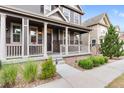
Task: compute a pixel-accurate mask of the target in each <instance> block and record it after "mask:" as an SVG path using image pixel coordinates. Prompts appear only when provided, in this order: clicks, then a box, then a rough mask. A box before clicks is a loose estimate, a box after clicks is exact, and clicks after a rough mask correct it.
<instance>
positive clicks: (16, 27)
mask: <svg viewBox="0 0 124 93" xmlns="http://www.w3.org/2000/svg"><path fill="white" fill-rule="evenodd" d="M11 28H12V31H11V32H12V33H11V35H12V39H11V42H12V43H21V32H22V28H21V24H16V23H12V24H11Z"/></svg>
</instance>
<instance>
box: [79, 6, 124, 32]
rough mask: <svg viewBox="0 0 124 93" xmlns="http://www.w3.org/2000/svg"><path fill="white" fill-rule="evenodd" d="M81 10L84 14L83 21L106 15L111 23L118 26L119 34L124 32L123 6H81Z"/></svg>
mask: <svg viewBox="0 0 124 93" xmlns="http://www.w3.org/2000/svg"><path fill="white" fill-rule="evenodd" d="M81 8H82V10H83V11H84V13H85V14H84V15H83V16H82V20H83V21H85V20H87V19H89V18H91V17H94V16H97V15H99V14H101V13H107V15H108V17H109V20H110V21H111V23H112V24H113V25H119V26H120V29H121V32H124V5H82V6H81Z"/></svg>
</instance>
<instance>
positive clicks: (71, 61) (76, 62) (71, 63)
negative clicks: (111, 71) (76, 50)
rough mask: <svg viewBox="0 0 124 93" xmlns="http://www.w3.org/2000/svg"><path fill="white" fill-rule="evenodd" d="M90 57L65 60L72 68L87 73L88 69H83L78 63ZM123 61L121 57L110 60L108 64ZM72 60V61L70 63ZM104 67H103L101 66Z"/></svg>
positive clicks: (123, 57)
mask: <svg viewBox="0 0 124 93" xmlns="http://www.w3.org/2000/svg"><path fill="white" fill-rule="evenodd" d="M87 57H88V56H84V57H82V58H79V59H77V58H70V59H68V60H67V59H65V63H66V64H68V65H70V66H72V67H74V68H76V69H79V70H81V71H86V69H83V68H81V67H80V66H78V61H79V60H81V59H85V58H87ZM122 59H124V56H121V57H119V58H113V59H109V61H108V63H107V64H109V63H112V62H116V61H119V60H122ZM69 60H70V61H69ZM101 66H102V65H101ZM94 68H97V67H94Z"/></svg>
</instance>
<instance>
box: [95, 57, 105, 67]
mask: <svg viewBox="0 0 124 93" xmlns="http://www.w3.org/2000/svg"><path fill="white" fill-rule="evenodd" d="M97 57H98V60H99V62H100V64H101V65H102V64H104V63H105V59H104V56H97Z"/></svg>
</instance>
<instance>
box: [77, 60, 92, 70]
mask: <svg viewBox="0 0 124 93" xmlns="http://www.w3.org/2000/svg"><path fill="white" fill-rule="evenodd" d="M78 65H79V66H80V67H82V68H84V69H92V68H93V62H92V60H91V59H90V58H87V59H84V60H80V61H79V63H78Z"/></svg>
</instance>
